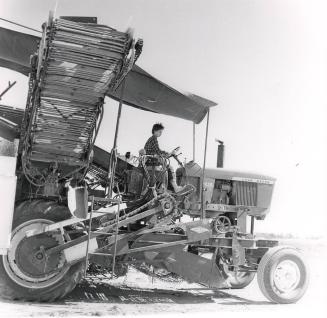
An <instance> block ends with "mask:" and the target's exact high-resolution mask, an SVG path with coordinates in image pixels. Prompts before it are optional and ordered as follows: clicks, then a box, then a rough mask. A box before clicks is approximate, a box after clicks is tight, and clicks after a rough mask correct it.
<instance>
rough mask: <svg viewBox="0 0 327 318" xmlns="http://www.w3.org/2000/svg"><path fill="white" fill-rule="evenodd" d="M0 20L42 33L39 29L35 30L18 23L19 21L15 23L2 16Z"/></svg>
mask: <svg viewBox="0 0 327 318" xmlns="http://www.w3.org/2000/svg"><path fill="white" fill-rule="evenodd" d="M0 20H2V21H5V22H8V23H11V24H14V25H17V26H20V27H22V28H25V29H28V30H32V31H34V32H38V33H42V31H40V30H36V29H33V28H30V27H28V26H26V25H23V24H20V23H16V22H13V21H10V20H7V19H4V18H0Z"/></svg>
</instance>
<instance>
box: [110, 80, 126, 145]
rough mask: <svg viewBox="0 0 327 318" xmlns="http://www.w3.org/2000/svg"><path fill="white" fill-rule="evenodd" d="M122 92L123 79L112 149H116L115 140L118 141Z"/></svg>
mask: <svg viewBox="0 0 327 318" xmlns="http://www.w3.org/2000/svg"><path fill="white" fill-rule="evenodd" d="M124 91H125V79H124V80H123V83H122V87H121V92H120V98H119V107H118V114H117V122H116V131H115V137H114V145H113V148H114V149H115V148H116V147H117V139H118V131H119V124H120V117H121V110H122V108H123V97H124Z"/></svg>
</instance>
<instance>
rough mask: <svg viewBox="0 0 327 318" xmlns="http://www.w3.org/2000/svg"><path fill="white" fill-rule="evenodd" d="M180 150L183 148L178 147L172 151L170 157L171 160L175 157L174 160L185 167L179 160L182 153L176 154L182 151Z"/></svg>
mask: <svg viewBox="0 0 327 318" xmlns="http://www.w3.org/2000/svg"><path fill="white" fill-rule="evenodd" d="M180 148H181V147H176V148H175V149H174V150H173V151H172V153H171V155H170V156H169V158H170V157H173V158H174V159H175V160H176V161H177V163H178V164H179V165H180V166H183V163H182V162H181V161H180V160H179V158H178V156H179V155H181V154H182V153H179V154H176V152H178V151H179V150H180Z"/></svg>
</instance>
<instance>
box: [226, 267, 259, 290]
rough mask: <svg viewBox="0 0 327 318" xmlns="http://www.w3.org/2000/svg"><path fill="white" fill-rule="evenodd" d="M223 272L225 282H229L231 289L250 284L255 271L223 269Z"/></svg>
mask: <svg viewBox="0 0 327 318" xmlns="http://www.w3.org/2000/svg"><path fill="white" fill-rule="evenodd" d="M223 270H224V273H225V274H226V275H227V279H226V281H227V283H229V285H230V288H232V289H242V288H245V287H246V286H248V285H250V283H251V282H252V281H253V279H254V276H255V273H254V272H236V273H235V272H234V271H229V270H226V269H225V268H224V269H223Z"/></svg>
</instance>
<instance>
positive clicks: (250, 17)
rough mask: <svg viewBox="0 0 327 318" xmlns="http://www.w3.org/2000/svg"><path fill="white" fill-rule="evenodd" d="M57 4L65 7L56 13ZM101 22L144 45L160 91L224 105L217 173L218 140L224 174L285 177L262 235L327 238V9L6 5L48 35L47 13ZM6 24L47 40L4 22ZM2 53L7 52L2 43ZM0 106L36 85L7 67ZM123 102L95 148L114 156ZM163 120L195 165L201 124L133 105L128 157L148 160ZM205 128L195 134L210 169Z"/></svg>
mask: <svg viewBox="0 0 327 318" xmlns="http://www.w3.org/2000/svg"><path fill="white" fill-rule="evenodd" d="M56 2H57V4H56ZM54 8H56V16H60V15H81V16H85V15H89V16H97V17H98V21H99V23H103V24H107V25H109V26H112V27H115V28H117V29H119V30H126V29H127V27H132V28H134V30H135V35H136V36H138V37H141V38H143V40H144V48H143V53H142V55H141V57H140V58H139V60H138V62H137V64H138V65H139V66H141V67H142V68H144V69H145V70H146V71H147V72H149V73H151V74H152V75H154V76H155V77H157V78H158V79H160V80H161V81H163V82H165V83H167V84H169V85H171V86H173V87H174V88H177V89H179V90H181V91H188V92H192V93H195V94H198V95H200V96H203V97H205V98H208V99H210V100H213V101H215V102H217V103H218V106H217V107H215V108H213V109H212V110H211V113H210V125H209V137H208V154H207V166H211V167H214V166H215V163H216V153H217V144H216V143H215V138H219V139H221V140H223V141H224V142H225V145H226V153H225V167H226V168H228V169H236V170H241V171H255V172H259V173H262V174H265V175H271V176H274V177H276V178H277V183H276V187H275V192H274V197H273V202H272V207H271V212H270V214H269V215H268V216H267V218H266V219H265V220H264V221H258V222H257V226H256V229H257V231H260V232H275V233H288V232H290V233H294V234H297V235H301V236H312V235H314V236H321V235H325V233H326V227H327V209H326V200H325V197H326V193H327V185H326V177H327V167H326V166H327V149H326V148H327V147H326V145H327V128H326V118H327V107H326V104H327V96H326V95H327V93H326V87H327V42H326V39H327V37H326V34H325V33H326V30H327V28H326V27H327V21H326V19H325V16H324V15H325V12H326V9H327V5H326V4H325V3H324V1H320V0H310V1H309V0H307V1H303V0H205V1H200V0H120V1H111V0H92V1H85V0H78V1H77V0H65V1H64V0H61V1H60V0H59V1H54V0H28V1H27V0H25V1H22V0H21V1H18V0H11V1H5V0H0V17H3V18H5V19H10V20H13V21H15V22H18V23H21V24H24V25H27V26H29V27H32V28H36V29H40V27H41V24H42V23H43V22H44V21H45V20H46V19H47V16H48V12H49V10H51V9H54ZM0 26H2V27H8V28H11V29H15V30H19V31H22V32H26V33H31V34H36V33H34V32H32V31H28V30H24V29H21V28H18V27H13V26H12V25H9V24H7V23H5V22H2V21H0ZM0 45H1V44H0ZM14 80H16V81H17V85H16V86H15V87H14V88H13V89H12V90H11V91H10V92H8V93H7V94H6V95H5V97H4V98H3V100H2V101H1V103H3V104H8V105H13V106H16V107H22V108H24V107H25V101H26V94H27V79H26V77H24V76H22V75H20V74H18V73H15V72H13V71H9V70H5V69H1V68H0V90H1V89H2V88H4V87H6V85H7V83H8V81H14ZM117 108H118V105H117V102H115V101H113V100H110V99H107V100H106V105H105V115H104V121H103V124H102V127H101V129H100V133H99V136H98V139H97V142H96V144H97V145H99V146H101V147H103V148H105V149H107V150H110V149H111V147H112V142H113V134H114V127H115V120H116V115H117ZM155 122H162V123H163V124H164V126H165V127H166V129H165V132H164V135H163V136H162V137H161V139H160V145H161V148H163V149H166V150H170V149H173V148H175V147H176V146H181V149H182V152H183V156H182V158H184V157H186V158H189V159H191V158H192V123H191V122H188V121H185V120H182V119H177V118H173V117H168V116H164V115H158V114H152V113H149V112H143V111H140V110H136V109H133V108H131V107H128V106H124V107H123V112H122V118H121V126H120V132H119V138H118V143H119V147H118V150H119V152H121V153H125V152H126V151H131V152H132V153H134V154H137V152H138V150H139V149H141V148H142V147H143V145H144V143H145V141H146V139H147V138H148V137H149V136H150V132H151V127H152V125H153V123H155ZM204 133H205V121H203V122H202V123H201V124H199V125H197V127H196V161H197V162H198V163H199V164H201V165H202V163H203V148H204Z"/></svg>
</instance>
